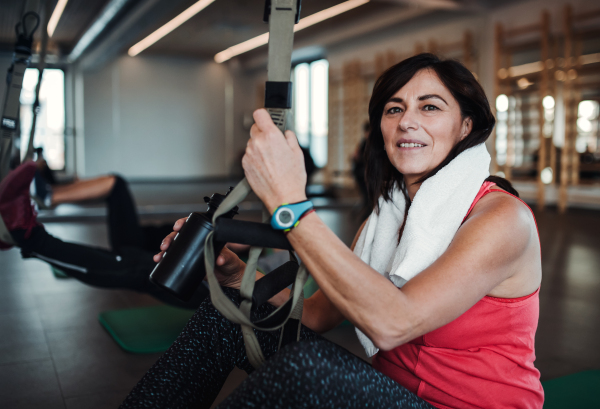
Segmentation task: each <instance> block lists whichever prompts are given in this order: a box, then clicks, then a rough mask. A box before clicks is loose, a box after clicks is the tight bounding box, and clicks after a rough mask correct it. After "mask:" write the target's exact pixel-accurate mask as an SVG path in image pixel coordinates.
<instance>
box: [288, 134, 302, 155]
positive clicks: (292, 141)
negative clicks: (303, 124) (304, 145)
mask: <svg viewBox="0 0 600 409" xmlns="http://www.w3.org/2000/svg"><path fill="white" fill-rule="evenodd" d="M285 140H286V141H287V143H288V145H290V148H292V150H294V151H295V150H298V149H300V144H299V143H298V138H297V137H296V134H295V133H294V132H292V131H289V130H288V131H285Z"/></svg>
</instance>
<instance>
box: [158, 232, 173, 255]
mask: <svg viewBox="0 0 600 409" xmlns="http://www.w3.org/2000/svg"><path fill="white" fill-rule="evenodd" d="M176 235H177V232H176V231H174V232H171V233H169V235H168V236H167V237H165V238H164V239H163V241H162V243H160V249H161V250H163V251H164V250H166V249H168V248H169V246H170V245H171V243H172V242H173V239H174V238H175V236H176Z"/></svg>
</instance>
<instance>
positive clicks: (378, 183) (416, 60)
mask: <svg viewBox="0 0 600 409" xmlns="http://www.w3.org/2000/svg"><path fill="white" fill-rule="evenodd" d="M425 69H429V70H432V71H433V72H435V73H436V74H437V76H438V78H439V79H440V81H441V82H442V83H443V84H444V85H445V86H446V88H447V89H448V90H449V91H450V93H451V94H452V96H453V97H454V99H456V101H457V102H458V105H459V106H460V111H461V114H462V117H463V118H467V117H468V118H471V121H472V122H473V127H472V129H471V132H470V133H469V135H467V137H465V138H464V139H463V140H462V141H460V142H459V143H457V144H456V145H455V146H454V148H452V150H451V151H450V153H449V154H448V156H447V157H446V158H445V159H444V160H443V161H442V163H440V164H439V165H438V166H437V167H436V168H435V169H433V170H431V171H430V172H429V173H427V174H426V175H425V176H423V177H422V178H421V179H419V180H418V181H417V182H416V183H422V182H424V181H425V180H427V179H428V178H430V177H431V176H433V175H435V174H436V173H437V172H438V171H439V170H440V169H442V168H443V167H444V166H446V165H447V164H448V163H450V161H452V160H453V159H454V158H456V157H457V156H458V155H459V154H460V153H461V152H464V151H465V150H467V149H469V148H471V147H473V146H476V145H479V144H481V143H484V142H485V141H486V139H487V138H488V137H489V136H490V134H491V132H492V129H493V128H494V124H495V123H496V120H495V119H494V115H493V114H492V111H491V109H490V105H489V103H488V100H487V97H486V95H485V92H484V91H483V88H481V85H480V84H479V82H477V80H476V79H475V77H474V76H473V74H472V73H471V71H469V70H468V69H467V68H466V67H465V66H464V65H462V64H461V63H459V62H458V61H454V60H440V59H439V58H438V57H437V56H435V55H433V54H428V53H424V54H419V55H415V56H414V57H410V58H407V59H406V60H404V61H401V62H400V63H398V64H396V65H394V66H393V67H391V68H389V69H388V70H387V71H385V72H384V73H383V74H382V75H381V76H380V77H379V78H378V79H377V81H376V82H375V86H374V87H373V94H372V96H371V100H370V102H369V122H370V124H371V132H370V134H369V137H368V140H367V146H366V150H365V160H366V163H367V166H366V182H367V191H368V193H369V200H370V203H371V205H372V208H373V209H374V210H375V211H379V206H378V199H379V197H380V196H383V198H384V200H386V201H387V200H391V194H392V191H393V189H394V186H398V187H399V188H400V189H402V191H403V192H404V196H405V198H406V202H407V206H406V212H408V207H409V206H410V200H409V198H408V193H407V191H406V186H404V178H403V175H402V173H400V172H399V171H398V169H396V168H395V167H394V166H393V165H392V163H391V162H390V160H389V158H388V156H387V154H386V152H385V150H384V142H383V135H382V133H381V117H382V115H383V109H384V107H385V104H387V102H388V101H389V100H390V98H392V96H393V95H394V94H395V93H396V92H398V90H399V89H400V88H402V87H403V86H404V85H406V84H407V83H408V82H409V81H410V80H411V78H412V77H413V76H414V75H415V74H416V73H418V72H419V71H421V70H425ZM486 180H487V181H492V182H494V183H496V184H497V185H498V186H499V187H501V188H503V189H505V190H507V191H508V192H510V193H512V194H513V195H515V196H518V193H517V191H516V190H515V189H514V188H513V187H512V185H511V184H510V182H509V181H507V180H506V179H503V178H501V177H498V176H490V177H488V178H487V179H486ZM405 220H406V217H405ZM403 227H404V226H402V228H403ZM401 233H402V229H401V231H400V234H401Z"/></svg>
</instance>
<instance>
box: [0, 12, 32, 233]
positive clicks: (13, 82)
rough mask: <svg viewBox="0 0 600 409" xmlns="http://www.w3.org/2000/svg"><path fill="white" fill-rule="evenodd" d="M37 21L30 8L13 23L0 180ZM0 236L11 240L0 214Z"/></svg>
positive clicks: (7, 159)
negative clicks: (15, 35)
mask: <svg viewBox="0 0 600 409" xmlns="http://www.w3.org/2000/svg"><path fill="white" fill-rule="evenodd" d="M39 25H40V16H39V15H38V14H37V13H35V12H33V11H28V12H26V13H25V14H24V15H23V17H22V18H21V21H20V22H19V23H17V25H16V27H15V32H16V33H17V42H16V44H15V52H14V54H13V61H12V64H11V66H10V67H9V69H8V73H7V76H6V96H5V98H4V107H3V109H2V117H1V122H0V181H2V180H3V179H4V178H5V177H6V175H8V173H9V172H10V170H11V159H12V157H13V144H14V139H15V137H16V134H17V131H18V129H19V109H20V107H21V104H20V101H19V98H20V97H21V89H22V88H23V77H24V76H25V70H26V69H27V67H28V66H29V62H30V61H31V45H32V43H33V34H34V33H35V31H36V30H37V28H38V26H39ZM0 240H2V241H3V242H4V243H7V244H14V241H13V239H12V236H11V235H10V233H9V231H8V229H7V228H6V225H5V224H4V221H3V220H2V217H0Z"/></svg>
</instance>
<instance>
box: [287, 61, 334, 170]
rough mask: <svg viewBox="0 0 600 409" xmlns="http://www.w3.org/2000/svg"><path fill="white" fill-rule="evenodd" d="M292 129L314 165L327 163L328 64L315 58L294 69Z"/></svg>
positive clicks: (320, 165) (319, 165) (321, 165)
mask: <svg viewBox="0 0 600 409" xmlns="http://www.w3.org/2000/svg"><path fill="white" fill-rule="evenodd" d="M293 75H294V80H293V81H294V128H295V131H296V135H297V136H298V142H299V143H300V145H302V146H303V147H305V148H309V150H310V154H311V156H312V158H313V160H314V162H315V165H317V166H318V167H320V168H322V167H323V166H325V165H326V164H327V132H328V115H327V108H328V99H327V98H328V92H329V89H328V88H329V77H328V76H329V63H328V62H327V60H317V61H313V62H311V63H303V64H298V65H297V66H296V67H295V68H294V74H293Z"/></svg>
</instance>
